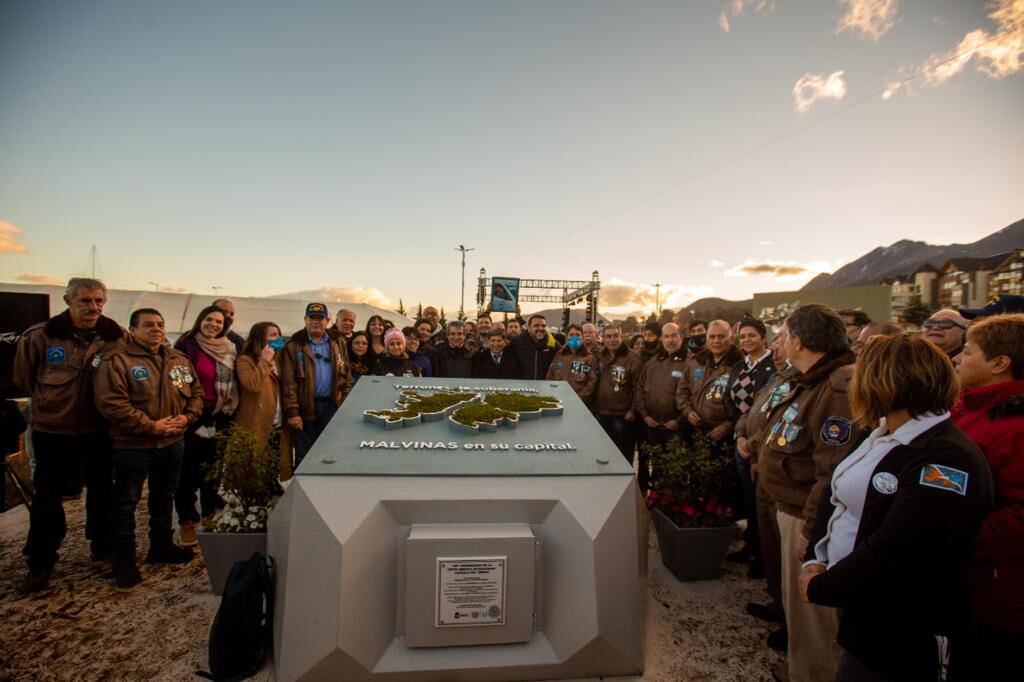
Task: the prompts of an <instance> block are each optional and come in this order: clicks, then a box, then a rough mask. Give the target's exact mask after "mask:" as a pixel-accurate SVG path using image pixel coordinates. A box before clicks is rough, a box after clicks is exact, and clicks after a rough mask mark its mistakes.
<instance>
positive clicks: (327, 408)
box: [292, 398, 338, 469]
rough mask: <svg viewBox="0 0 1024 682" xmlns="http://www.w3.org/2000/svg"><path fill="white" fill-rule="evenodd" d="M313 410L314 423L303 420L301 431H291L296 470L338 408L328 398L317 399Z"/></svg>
mask: <svg viewBox="0 0 1024 682" xmlns="http://www.w3.org/2000/svg"><path fill="white" fill-rule="evenodd" d="M314 409H315V410H316V419H315V420H314V421H310V420H308V419H303V420H302V429H301V430H298V431H296V430H294V429H293V430H292V443H294V444H295V468H296V469H298V468H299V465H300V464H302V460H303V459H305V458H306V455H307V454H309V451H310V450H311V449H312V448H313V444H314V443H316V440H317V438H319V437H320V434H321V433H323V432H324V429H326V428H327V424H329V423H330V421H331V419H332V418H333V417H334V413H335V412H337V411H338V406H337V405H335V404H334V401H333V400H331V399H329V398H323V399H321V398H317V399H316V403H315V404H314Z"/></svg>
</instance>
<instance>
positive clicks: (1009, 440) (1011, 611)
mask: <svg viewBox="0 0 1024 682" xmlns="http://www.w3.org/2000/svg"><path fill="white" fill-rule="evenodd" d="M956 364H957V374H958V375H959V376H960V383H961V385H962V386H963V391H962V392H961V394H960V400H959V401H958V402H957V404H956V405H955V406H954V407H953V420H954V422H955V423H956V425H957V426H959V427H960V428H961V429H962V430H963V431H964V432H965V433H966V434H967V435H968V436H969V437H970V438H971V440H973V441H974V442H975V443H977V444H978V447H980V448H981V450H982V452H984V453H985V459H987V460H988V465H989V468H990V469H991V470H992V479H993V480H994V482H995V493H996V494H995V509H994V510H993V511H992V513H990V514H989V515H988V516H987V517H986V518H985V522H984V524H982V527H981V533H980V535H979V536H978V546H977V549H976V551H975V555H974V562H973V564H972V566H971V569H972V575H971V583H972V585H971V587H972V589H973V594H974V608H975V618H976V620H977V623H978V631H977V641H976V644H975V657H974V664H973V666H972V668H973V670H972V673H973V677H974V679H976V680H995V679H1000V677H1001V676H1002V675H1005V674H1006V671H1008V670H1014V669H1016V668H1018V666H1019V659H1018V658H1017V656H1018V654H1019V653H1020V651H1021V649H1022V648H1024V315H996V316H993V317H989V318H986V319H984V320H982V321H981V322H978V323H976V324H974V325H972V326H971V327H970V328H969V329H968V331H967V344H966V345H965V346H964V350H963V352H962V353H961V354H960V355H959V356H957V363H956Z"/></svg>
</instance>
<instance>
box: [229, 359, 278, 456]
mask: <svg viewBox="0 0 1024 682" xmlns="http://www.w3.org/2000/svg"><path fill="white" fill-rule="evenodd" d="M273 369H274V363H273V362H267V361H266V360H264V359H263V358H259V359H254V358H252V357H251V356H249V355H239V356H238V360H237V361H236V362H235V372H236V373H237V374H238V388H239V391H238V410H237V411H236V412H235V423H236V424H241V425H242V426H248V427H249V428H251V429H252V430H253V432H254V433H255V434H256V437H257V438H259V439H260V440H261V441H263V442H266V439H267V438H268V437H269V435H270V431H271V429H273V428H274V417H275V416H276V415H277V401H278V396H280V394H281V389H280V387H281V381H280V375H279V374H278V373H277V372H274V371H273Z"/></svg>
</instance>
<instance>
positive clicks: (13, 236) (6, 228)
mask: <svg viewBox="0 0 1024 682" xmlns="http://www.w3.org/2000/svg"><path fill="white" fill-rule="evenodd" d="M0 253H28V247H27V246H25V245H24V244H22V243H21V230H20V229H18V226H17V225H15V224H14V223H9V222H7V221H6V220H0Z"/></svg>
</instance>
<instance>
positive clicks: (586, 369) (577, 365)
mask: <svg viewBox="0 0 1024 682" xmlns="http://www.w3.org/2000/svg"><path fill="white" fill-rule="evenodd" d="M591 369H592V368H591V366H590V365H589V364H587V363H585V362H581V361H579V360H575V361H573V363H572V366H571V367H570V368H569V371H570V372H572V373H573V374H590V370H591Z"/></svg>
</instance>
